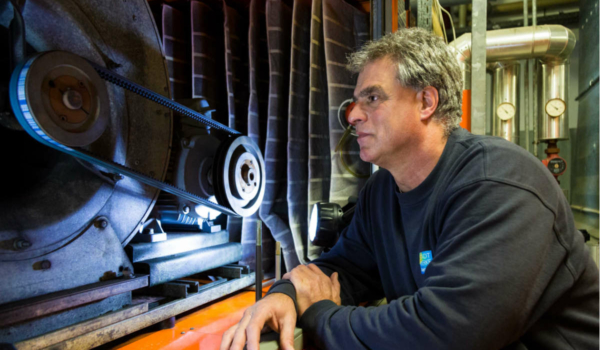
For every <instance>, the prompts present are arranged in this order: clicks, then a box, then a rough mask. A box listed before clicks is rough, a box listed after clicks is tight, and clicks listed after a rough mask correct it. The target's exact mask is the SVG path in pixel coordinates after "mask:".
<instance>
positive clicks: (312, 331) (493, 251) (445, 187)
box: [221, 29, 599, 350]
mask: <svg viewBox="0 0 600 350" xmlns="http://www.w3.org/2000/svg"><path fill="white" fill-rule="evenodd" d="M350 66H351V68H352V70H353V71H355V72H359V76H358V81H357V85H356V89H355V92H354V95H355V96H354V99H355V101H356V107H355V108H354V110H353V111H352V113H351V115H350V116H349V121H350V122H351V123H352V124H354V125H355V126H356V131H357V134H358V143H359V145H360V156H361V158H362V159H363V160H364V161H367V162H372V163H374V164H377V165H379V166H380V167H381V170H380V171H378V172H376V173H375V174H374V175H373V176H372V177H371V179H370V180H369V181H368V183H367V184H366V185H365V188H364V189H363V190H362V191H361V193H360V197H359V201H358V204H357V207H356V212H355V215H354V219H353V221H352V223H351V224H350V226H349V227H348V229H347V230H345V231H344V233H343V234H342V236H341V237H340V240H339V241H338V242H337V244H336V245H335V246H334V247H333V249H332V250H331V251H330V252H328V253H326V254H323V255H322V256H321V257H320V258H319V259H317V260H315V261H314V262H313V264H311V265H308V266H298V267H296V268H295V269H293V270H292V271H291V272H290V273H288V274H286V276H284V277H285V278H287V280H282V281H281V282H279V283H277V284H276V285H275V286H273V288H272V289H271V291H270V292H269V294H268V295H267V296H266V297H265V298H264V299H263V300H261V301H260V302H258V303H257V304H256V305H254V306H253V307H251V308H249V309H248V310H247V311H246V313H245V314H244V317H243V318H242V320H241V321H240V323H239V324H238V325H236V326H234V327H232V328H231V329H230V330H228V331H227V332H226V333H225V335H224V336H223V341H222V344H221V349H229V348H231V349H242V348H243V346H244V345H245V344H246V342H247V346H248V349H249V350H255V349H258V341H259V338H260V332H261V330H262V329H263V326H264V325H268V326H269V327H270V328H271V329H273V330H275V331H277V332H279V333H280V344H281V347H282V348H283V349H293V347H292V337H293V336H292V334H293V329H294V326H295V325H296V320H297V318H299V325H300V326H301V327H302V328H303V330H304V334H305V335H307V336H308V337H309V338H311V339H312V340H313V341H314V342H315V344H316V345H317V346H318V347H320V348H327V349H404V348H406V349H502V348H509V349H528V348H544V349H598V335H599V334H598V312H599V309H598V297H599V294H598V269H597V267H596V265H595V264H594V262H593V261H592V259H591V257H590V256H589V254H588V253H587V251H586V250H585V247H584V242H583V238H582V235H581V233H580V232H578V231H577V230H576V228H575V226H574V222H573V217H572V214H571V211H570V207H569V204H568V202H567V200H566V199H565V197H564V195H563V194H562V192H561V190H560V188H559V186H558V185H557V183H556V180H554V178H553V177H552V176H551V175H550V173H549V172H548V170H547V169H545V168H544V167H543V166H542V164H541V162H539V161H538V160H537V159H536V158H534V157H533V156H531V155H530V154H529V153H528V152H526V151H525V150H523V149H521V148H520V147H518V146H516V145H514V144H512V143H510V142H507V141H505V140H503V139H500V138H493V137H484V136H474V135H471V134H470V133H468V132H467V131H466V130H464V129H461V128H459V127H458V123H459V121H460V115H461V100H460V98H461V86H462V85H461V74H460V71H459V67H458V65H457V63H456V61H455V60H454V58H453V55H452V53H451V51H450V49H449V47H448V46H447V45H445V44H444V43H443V42H442V41H441V40H440V39H439V38H436V37H434V36H433V35H432V34H430V33H428V32H426V31H424V30H420V29H411V30H402V31H399V32H397V33H394V34H390V35H388V36H386V37H384V38H382V39H381V40H379V41H376V42H371V43H369V44H367V45H366V46H365V47H364V48H363V49H361V51H359V52H357V53H355V54H353V55H352V57H351V58H350ZM382 297H386V298H387V300H388V302H389V304H387V305H383V306H378V307H367V308H365V307H357V306H356V305H357V304H358V303H360V302H363V301H368V300H375V299H378V298H382Z"/></svg>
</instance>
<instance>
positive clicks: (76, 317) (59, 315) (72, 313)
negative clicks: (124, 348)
mask: <svg viewBox="0 0 600 350" xmlns="http://www.w3.org/2000/svg"><path fill="white" fill-rule="evenodd" d="M131 301H132V297H131V292H127V293H122V294H117V295H114V296H111V297H108V298H106V299H102V300H98V301H94V302H92V303H89V304H86V305H81V306H78V307H76V308H73V309H68V310H64V311H60V312H56V313H53V314H51V315H46V316H43V317H39V318H34V319H30V320H27V321H24V322H20V323H17V324H11V325H10V326H7V327H3V328H0V339H1V341H3V342H7V343H12V344H14V343H16V342H20V341H25V340H27V339H32V338H36V337H39V336H42V335H43V334H48V333H53V332H55V331H58V330H60V329H63V328H68V327H70V326H72V325H74V324H77V323H81V322H85V321H87V320H90V319H93V318H96V317H99V316H102V315H104V314H107V313H110V312H116V311H119V310H122V309H123V308H124V307H127V306H128V305H131V304H132V302H131ZM136 304H139V302H138V303H136Z"/></svg>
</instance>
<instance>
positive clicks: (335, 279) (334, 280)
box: [331, 272, 340, 292]
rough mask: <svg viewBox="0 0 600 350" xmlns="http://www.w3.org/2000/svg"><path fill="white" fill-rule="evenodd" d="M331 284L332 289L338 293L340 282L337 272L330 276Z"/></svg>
mask: <svg viewBox="0 0 600 350" xmlns="http://www.w3.org/2000/svg"><path fill="white" fill-rule="evenodd" d="M331 283H332V284H333V288H334V289H335V290H337V291H338V292H339V291H340V280H339V277H338V273H337V272H334V273H332V274H331Z"/></svg>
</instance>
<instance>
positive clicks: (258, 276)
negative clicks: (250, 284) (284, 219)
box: [254, 220, 262, 301]
mask: <svg viewBox="0 0 600 350" xmlns="http://www.w3.org/2000/svg"><path fill="white" fill-rule="evenodd" d="M257 223H258V227H257V228H256V268H255V270H256V271H255V280H254V283H255V286H256V301H259V300H260V299H261V298H262V230H261V229H262V222H261V221H260V220H257Z"/></svg>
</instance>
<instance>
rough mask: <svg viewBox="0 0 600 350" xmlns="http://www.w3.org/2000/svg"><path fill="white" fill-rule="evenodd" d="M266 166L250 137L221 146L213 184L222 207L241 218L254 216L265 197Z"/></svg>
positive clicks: (235, 138) (214, 167)
mask: <svg viewBox="0 0 600 350" xmlns="http://www.w3.org/2000/svg"><path fill="white" fill-rule="evenodd" d="M265 174H266V173H265V163H264V160H263V158H262V154H261V153H260V150H259V148H258V146H257V145H256V144H255V143H254V142H253V141H252V139H251V138H249V137H248V136H237V137H232V138H230V139H229V140H227V141H225V142H223V143H221V146H220V147H219V150H218V151H217V154H216V156H215V162H214V165H213V184H214V187H215V196H216V198H217V201H218V202H219V204H221V205H224V206H226V207H229V208H231V209H232V210H233V211H235V212H236V213H238V214H239V215H241V216H249V215H252V214H254V213H255V212H256V211H257V210H258V208H259V207H260V205H261V204H262V200H263V197H264V194H265V183H266V180H265Z"/></svg>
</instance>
